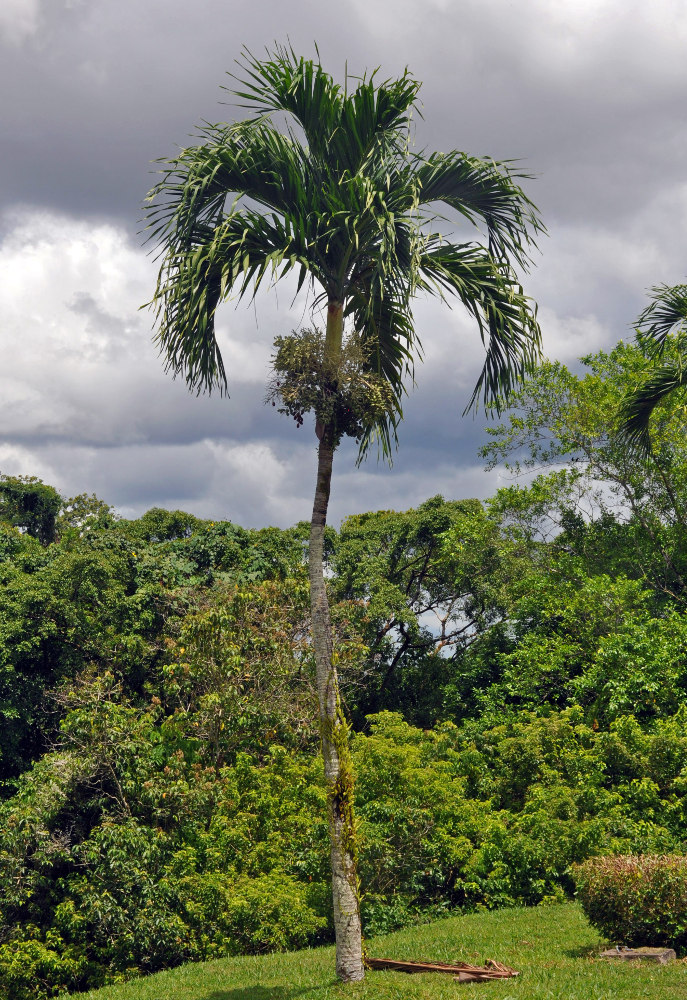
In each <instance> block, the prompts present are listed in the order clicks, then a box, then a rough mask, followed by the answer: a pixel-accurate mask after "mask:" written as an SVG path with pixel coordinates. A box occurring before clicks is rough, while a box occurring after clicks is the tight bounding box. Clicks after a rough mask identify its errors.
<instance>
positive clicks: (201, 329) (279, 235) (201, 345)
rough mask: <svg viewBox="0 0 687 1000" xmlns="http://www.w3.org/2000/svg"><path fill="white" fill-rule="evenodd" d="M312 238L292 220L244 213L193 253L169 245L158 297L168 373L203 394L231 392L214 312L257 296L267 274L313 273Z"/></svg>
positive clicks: (155, 303)
mask: <svg viewBox="0 0 687 1000" xmlns="http://www.w3.org/2000/svg"><path fill="white" fill-rule="evenodd" d="M307 244H308V238H307V234H306V233H305V232H304V231H303V229H302V228H301V227H298V226H294V225H293V224H292V221H291V220H290V219H287V220H283V219H282V218H280V217H279V216H277V215H274V214H272V215H269V216H268V215H263V214H261V213H258V212H254V211H250V210H243V211H240V212H235V213H233V214H232V215H230V216H228V217H227V218H226V219H224V220H223V221H222V222H221V223H220V224H218V225H217V227H216V228H215V230H214V231H213V232H212V234H211V235H210V236H209V238H208V239H206V240H205V241H204V242H202V243H200V244H199V245H197V246H193V247H191V248H186V247H185V246H184V245H181V246H175V245H172V246H171V247H170V248H169V250H168V252H167V255H166V256H165V258H164V260H163V263H162V267H161V269H160V275H159V278H158V285H157V290H156V293H155V296H154V298H153V300H152V303H151V305H152V306H154V307H155V309H156V319H157V326H158V330H157V334H156V338H155V340H156V343H157V344H158V345H159V347H160V350H161V353H162V354H163V355H164V356H165V358H166V367H167V370H171V371H172V372H173V373H174V374H175V375H178V374H183V376H184V378H185V379H186V382H187V384H188V386H189V388H191V389H196V390H197V391H198V392H201V391H203V390H207V391H208V392H211V391H212V389H213V388H218V389H219V391H220V392H224V391H225V390H226V385H227V379H226V373H225V369H224V364H223V361H222V356H221V352H220V350H219V346H218V344H217V341H216V337H215V312H216V310H217V306H218V305H219V303H220V302H221V301H222V300H223V299H226V298H228V297H229V295H230V294H231V293H232V292H233V293H234V294H235V295H236V296H237V298H243V296H244V295H245V294H246V293H247V292H248V291H251V293H252V294H253V295H254V294H255V293H256V291H257V289H258V288H259V287H260V284H261V282H262V281H263V279H264V277H265V276H266V275H270V276H274V277H282V276H283V275H284V274H286V273H287V272H288V271H291V270H293V269H296V268H298V269H299V270H301V271H302V270H303V269H306V270H307V271H309V272H310V273H311V274H312V273H313V272H315V273H316V265H314V263H313V261H312V260H311V257H310V254H309V253H308V248H307Z"/></svg>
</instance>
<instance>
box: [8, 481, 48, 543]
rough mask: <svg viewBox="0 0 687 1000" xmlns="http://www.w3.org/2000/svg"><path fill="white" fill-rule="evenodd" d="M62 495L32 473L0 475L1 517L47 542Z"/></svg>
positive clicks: (41, 541)
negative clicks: (31, 474) (30, 474)
mask: <svg viewBox="0 0 687 1000" xmlns="http://www.w3.org/2000/svg"><path fill="white" fill-rule="evenodd" d="M61 507H62V497H61V496H60V494H59V493H58V492H57V490H56V489H54V488H53V487H52V486H48V485H46V484H45V483H43V482H41V480H40V479H37V478H36V477H35V476H0V520H3V521H8V522H9V523H10V524H13V525H15V526H16V527H18V528H23V529H24V531H26V533H27V534H29V535H31V536H32V537H33V538H37V539H38V541H39V542H40V543H41V545H49V544H50V542H52V541H53V540H54V538H55V523H56V521H57V515H58V514H59V512H60V508H61Z"/></svg>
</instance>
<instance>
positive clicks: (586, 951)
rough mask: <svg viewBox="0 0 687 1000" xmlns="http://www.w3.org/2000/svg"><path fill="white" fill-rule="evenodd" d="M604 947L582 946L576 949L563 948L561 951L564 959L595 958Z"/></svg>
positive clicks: (598, 945)
mask: <svg viewBox="0 0 687 1000" xmlns="http://www.w3.org/2000/svg"><path fill="white" fill-rule="evenodd" d="M604 947H607V945H603V946H602V945H600V944H583V945H580V946H579V947H578V948H563V949H561V951H562V954H563V955H565V957H566V958H597V957H598V955H599V952H600V951H602V950H603V948H604Z"/></svg>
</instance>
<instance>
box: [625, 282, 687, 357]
mask: <svg viewBox="0 0 687 1000" xmlns="http://www.w3.org/2000/svg"><path fill="white" fill-rule="evenodd" d="M651 296H652V301H651V302H650V303H649V305H648V306H647V307H646V309H644V311H643V312H642V313H641V314H640V316H639V319H638V320H637V324H636V328H637V332H638V333H639V334H640V336H641V337H642V339H643V341H644V343H646V344H647V346H650V348H651V351H650V353H652V354H653V355H655V356H660V355H661V354H663V352H664V350H665V347H666V342H667V339H668V337H669V336H670V335H671V334H673V333H678V334H687V285H656V286H654V288H652V289H651Z"/></svg>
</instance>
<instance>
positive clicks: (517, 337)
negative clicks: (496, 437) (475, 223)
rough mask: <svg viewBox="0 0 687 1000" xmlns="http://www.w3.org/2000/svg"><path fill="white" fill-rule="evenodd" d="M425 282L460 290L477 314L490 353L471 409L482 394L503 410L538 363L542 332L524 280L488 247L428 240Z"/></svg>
mask: <svg viewBox="0 0 687 1000" xmlns="http://www.w3.org/2000/svg"><path fill="white" fill-rule="evenodd" d="M420 270H421V272H422V274H423V276H424V278H423V286H424V287H425V288H426V289H427V290H428V291H430V292H432V291H433V292H437V291H438V292H439V293H440V294H444V293H446V292H450V293H452V294H454V295H456V296H457V297H458V298H459V299H460V300H461V302H462V303H463V305H464V306H465V308H466V309H467V310H468V312H469V313H471V315H472V316H474V318H475V320H476V321H477V325H478V328H479V331H480V336H481V338H482V342H483V343H484V345H485V346H486V349H487V354H486V358H485V361H484V367H483V368H482V372H481V374H480V376H479V379H478V380H477V384H476V385H475V388H474V390H473V393H472V396H471V397H470V401H469V403H468V405H467V407H466V408H465V412H466V413H467V412H468V411H469V410H471V409H472V408H474V407H475V406H476V405H477V404H478V402H479V398H480V396H482V398H483V400H484V403H485V405H486V406H492V407H494V408H495V409H496V410H497V412H499V411H500V409H501V408H502V406H503V404H504V403H505V402H507V401H508V397H509V395H510V393H511V391H512V389H513V387H514V386H515V384H516V382H518V381H519V380H520V379H522V377H523V376H524V375H525V374H526V373H527V372H529V371H531V369H532V368H533V366H534V365H535V364H536V363H537V361H538V360H539V358H540V353H541V331H540V329H539V324H538V322H537V310H536V306H535V305H534V303H532V300H531V299H529V298H528V297H527V296H526V295H525V294H524V293H523V290H522V288H521V287H520V285H519V284H518V283H517V282H516V281H515V280H514V279H513V278H511V277H510V275H509V274H507V273H506V274H504V273H503V271H502V270H501V269H500V268H499V266H498V264H497V262H496V261H495V260H494V258H493V257H492V256H491V254H489V253H488V252H487V251H486V250H485V249H484V248H483V247H480V246H476V245H474V244H467V245H464V246H458V245H453V244H444V245H441V244H438V241H436V240H429V241H428V244H427V249H426V250H425V252H424V253H423V254H422V256H421V258H420Z"/></svg>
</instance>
